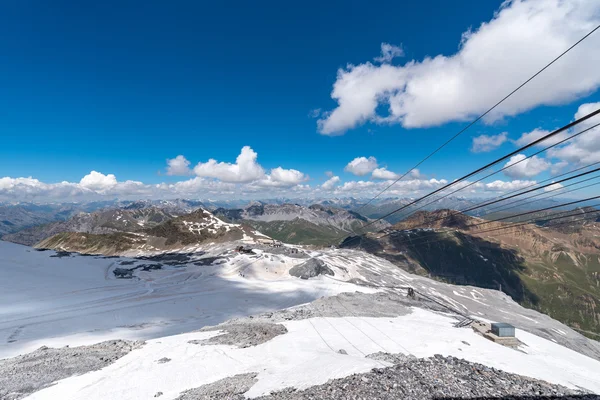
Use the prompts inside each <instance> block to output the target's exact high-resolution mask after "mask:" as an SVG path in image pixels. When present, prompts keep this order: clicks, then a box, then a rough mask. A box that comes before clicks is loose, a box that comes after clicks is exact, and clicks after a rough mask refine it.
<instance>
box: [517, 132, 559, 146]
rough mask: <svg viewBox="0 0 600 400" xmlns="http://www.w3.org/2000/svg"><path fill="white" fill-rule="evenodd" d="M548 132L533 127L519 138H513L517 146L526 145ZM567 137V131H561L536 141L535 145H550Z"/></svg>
mask: <svg viewBox="0 0 600 400" xmlns="http://www.w3.org/2000/svg"><path fill="white" fill-rule="evenodd" d="M549 133H551V131H547V130H545V129H541V128H535V129H534V130H532V131H531V132H525V133H523V134H522V135H521V137H520V138H518V139H517V140H515V144H517V145H518V146H526V145H528V144H529V143H532V142H535V141H536V140H538V139H540V138H542V137H544V136H546V135H548V134H549ZM567 137H569V135H568V134H567V132H561V133H558V134H556V135H554V136H552V137H550V138H548V139H546V140H544V141H543V142H540V143H538V144H537V145H536V146H537V147H547V146H551V145H553V144H556V143H558V142H560V141H561V140H564V139H566V138H567Z"/></svg>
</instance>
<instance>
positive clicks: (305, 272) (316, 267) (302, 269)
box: [290, 258, 335, 279]
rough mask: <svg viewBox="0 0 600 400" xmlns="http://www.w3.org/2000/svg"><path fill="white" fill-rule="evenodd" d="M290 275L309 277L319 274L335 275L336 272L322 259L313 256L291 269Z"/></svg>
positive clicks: (302, 277)
mask: <svg viewBox="0 0 600 400" xmlns="http://www.w3.org/2000/svg"><path fill="white" fill-rule="evenodd" d="M290 275H292V276H295V277H298V278H301V279H309V278H314V277H315V276H319V275H331V276H333V275H335V274H334V273H333V271H332V270H331V268H329V267H328V266H327V265H325V263H324V262H323V261H322V260H319V259H318V258H311V259H308V260H306V261H304V262H303V263H302V264H299V265H296V266H295V267H292V268H291V269H290Z"/></svg>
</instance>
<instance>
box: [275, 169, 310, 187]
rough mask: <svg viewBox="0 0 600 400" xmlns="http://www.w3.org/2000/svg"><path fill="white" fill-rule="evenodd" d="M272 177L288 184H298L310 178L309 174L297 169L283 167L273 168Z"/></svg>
mask: <svg viewBox="0 0 600 400" xmlns="http://www.w3.org/2000/svg"><path fill="white" fill-rule="evenodd" d="M270 176H271V179H273V180H275V181H277V182H281V183H284V184H287V185H297V184H299V183H300V182H304V181H306V180H307V179H308V176H306V175H305V174H303V173H302V172H300V171H298V170H295V169H283V168H281V167H277V168H273V169H272V170H271V175H270Z"/></svg>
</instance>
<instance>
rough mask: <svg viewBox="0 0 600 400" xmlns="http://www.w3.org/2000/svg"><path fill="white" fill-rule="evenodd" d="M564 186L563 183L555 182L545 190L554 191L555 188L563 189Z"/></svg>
mask: <svg viewBox="0 0 600 400" xmlns="http://www.w3.org/2000/svg"><path fill="white" fill-rule="evenodd" d="M563 187H564V186H563V185H561V184H560V183H555V184H553V185H550V186H547V187H545V188H544V192H553V191H555V190H558V189H562V188H563Z"/></svg>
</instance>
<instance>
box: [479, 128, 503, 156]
mask: <svg viewBox="0 0 600 400" xmlns="http://www.w3.org/2000/svg"><path fill="white" fill-rule="evenodd" d="M507 140H508V132H502V133H499V134H498V135H479V136H477V137H474V138H473V144H472V146H471V151H472V152H473V153H486V152H488V151H492V150H495V149H497V148H498V147H500V146H502V144H503V143H504V142H506V141H507Z"/></svg>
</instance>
